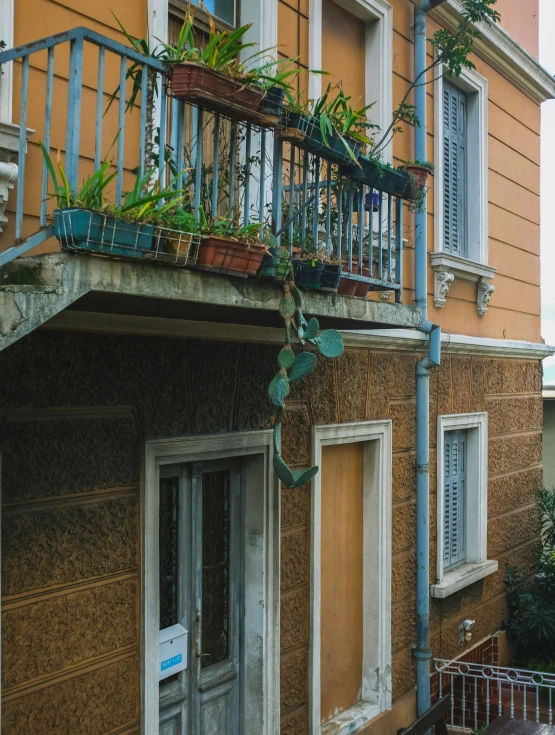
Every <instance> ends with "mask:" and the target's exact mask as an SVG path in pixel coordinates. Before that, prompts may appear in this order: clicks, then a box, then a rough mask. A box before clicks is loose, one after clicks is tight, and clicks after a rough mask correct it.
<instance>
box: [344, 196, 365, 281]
mask: <svg viewBox="0 0 555 735" xmlns="http://www.w3.org/2000/svg"><path fill="white" fill-rule="evenodd" d="M348 196H349V205H348V206H349V208H348V210H347V253H348V256H349V270H350V271H351V272H352V270H353V187H352V186H349V194H348ZM359 273H360V274H361V275H362V271H359Z"/></svg>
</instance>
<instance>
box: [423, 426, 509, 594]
mask: <svg viewBox="0 0 555 735" xmlns="http://www.w3.org/2000/svg"><path fill="white" fill-rule="evenodd" d="M446 431H466V471H465V498H464V503H465V514H466V523H465V534H466V544H465V548H466V561H465V562H463V563H462V564H459V565H458V566H456V567H455V568H453V569H450V570H449V571H444V569H443V528H444V518H443V513H444V504H445V503H444V499H445V491H444V476H445V471H444V456H443V455H444V448H445V438H444V437H445V432H446ZM487 533H488V415H487V413H460V414H452V415H449V416H438V419H437V581H436V583H435V584H433V585H432V587H431V593H432V597H437V598H440V599H443V598H445V597H448V596H449V595H452V594H453V593H454V592H457V591H458V590H460V589H463V587H467V586H468V585H470V584H473V583H474V582H477V581H478V580H480V579H483V578H484V577H487V576H488V575H489V574H493V573H494V572H496V571H497V568H498V564H497V562H496V561H492V560H489V559H488V558H487Z"/></svg>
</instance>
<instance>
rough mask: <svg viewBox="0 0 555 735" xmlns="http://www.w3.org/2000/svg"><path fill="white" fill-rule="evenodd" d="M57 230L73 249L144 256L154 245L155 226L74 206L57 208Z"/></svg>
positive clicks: (55, 212)
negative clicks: (127, 220) (125, 220)
mask: <svg viewBox="0 0 555 735" xmlns="http://www.w3.org/2000/svg"><path fill="white" fill-rule="evenodd" d="M54 234H55V235H56V237H57V238H58V240H59V241H60V243H61V244H62V245H63V246H64V247H66V248H68V249H70V250H73V249H79V250H90V251H92V252H95V253H106V254H107V255H122V256H127V257H131V258H142V257H143V255H144V253H145V252H147V251H149V250H151V249H152V241H153V237H154V226H153V225H141V224H137V223H135V222H124V221H123V220H118V219H115V218H114V217H109V216H107V215H104V214H99V213H98V212H91V211H90V210H88V209H78V208H77V207H74V208H71V209H56V210H54Z"/></svg>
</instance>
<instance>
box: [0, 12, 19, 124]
mask: <svg viewBox="0 0 555 735" xmlns="http://www.w3.org/2000/svg"><path fill="white" fill-rule="evenodd" d="M14 9H15V0H1V2H0V28H1V29H2V32H1V34H0V39H1V40H2V41H5V43H6V48H7V49H9V48H13V44H14V12H15V10H14ZM2 71H3V74H2V75H1V76H0V122H5V123H11V121H12V92H13V61H11V62H10V63H9V64H4V65H3V68H2Z"/></svg>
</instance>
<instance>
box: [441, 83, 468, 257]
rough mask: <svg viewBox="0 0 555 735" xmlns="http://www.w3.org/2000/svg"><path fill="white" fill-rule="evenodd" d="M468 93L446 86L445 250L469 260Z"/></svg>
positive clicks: (444, 107) (451, 85) (444, 164)
mask: <svg viewBox="0 0 555 735" xmlns="http://www.w3.org/2000/svg"><path fill="white" fill-rule="evenodd" d="M466 109H467V104H466V93H465V92H463V91H462V90H461V89H458V88H457V87H455V86H454V85H453V84H451V83H450V82H447V81H446V82H444V85H443V249H444V251H445V252H447V253H451V254H452V255H460V256H461V257H463V258H466V257H468V242H467V229H468V228H467V224H466V223H467V217H468V212H467V206H466V201H467V184H466V182H467V175H466V170H467V161H466V157H467V144H466V130H467V120H466Z"/></svg>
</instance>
